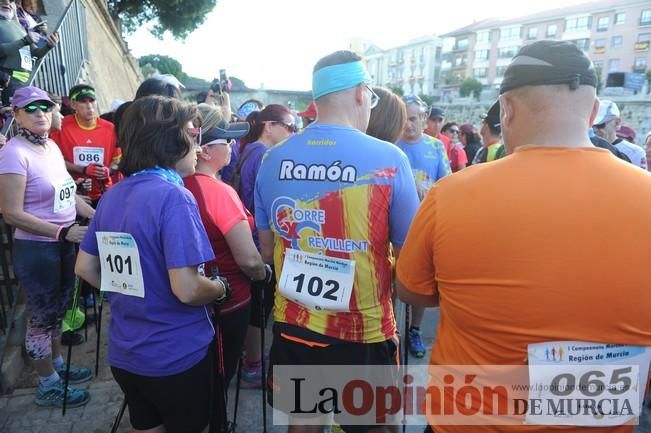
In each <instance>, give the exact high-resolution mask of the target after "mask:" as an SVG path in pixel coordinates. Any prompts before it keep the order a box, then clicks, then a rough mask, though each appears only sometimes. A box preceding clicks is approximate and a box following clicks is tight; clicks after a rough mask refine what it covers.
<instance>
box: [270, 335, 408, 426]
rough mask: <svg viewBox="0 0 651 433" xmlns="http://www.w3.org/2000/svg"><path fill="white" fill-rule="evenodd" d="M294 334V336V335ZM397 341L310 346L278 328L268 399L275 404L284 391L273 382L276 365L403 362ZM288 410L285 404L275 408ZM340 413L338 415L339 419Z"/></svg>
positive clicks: (271, 358)
mask: <svg viewBox="0 0 651 433" xmlns="http://www.w3.org/2000/svg"><path fill="white" fill-rule="evenodd" d="M290 338H292V337H291V336H290ZM398 356H399V354H398V345H397V341H394V340H386V341H382V342H380V343H349V342H340V343H337V344H329V345H327V346H326V347H317V346H309V345H307V344H304V343H300V342H298V341H295V340H291V339H288V338H286V337H283V336H282V335H281V331H280V330H279V329H277V328H274V339H273V342H272V344H271V354H270V362H269V374H268V376H267V377H268V378H269V379H268V380H267V400H268V403H269V405H271V406H272V407H274V406H273V392H274V388H275V392H279V393H280V392H283V391H282V390H281V389H278V384H274V383H273V379H272V378H273V366H274V365H399V359H398ZM275 409H278V410H280V411H281V412H285V413H287V411H284V410H283V408H280V407H278V408H275ZM336 419H337V416H336V415H335V420H336ZM340 427H341V428H342V430H344V431H345V432H346V433H362V432H366V431H368V430H369V429H371V428H377V426H374V425H341V426H340Z"/></svg>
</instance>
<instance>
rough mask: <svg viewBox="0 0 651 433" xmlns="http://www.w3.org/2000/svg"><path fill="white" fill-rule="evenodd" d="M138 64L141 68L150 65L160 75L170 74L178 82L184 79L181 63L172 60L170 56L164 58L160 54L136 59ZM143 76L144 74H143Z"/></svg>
mask: <svg viewBox="0 0 651 433" xmlns="http://www.w3.org/2000/svg"><path fill="white" fill-rule="evenodd" d="M138 64H140V67H141V68H143V67H145V66H146V65H150V66H151V67H153V68H155V69H156V70H158V72H160V73H161V74H172V75H174V76H175V77H176V78H178V79H179V80H184V79H185V78H186V74H185V72H183V66H182V65H181V63H180V62H179V61H178V60H176V59H173V58H172V57H170V56H164V55H162V54H149V55H147V56H142V57H140V58H139V59H138ZM143 74H144V72H143Z"/></svg>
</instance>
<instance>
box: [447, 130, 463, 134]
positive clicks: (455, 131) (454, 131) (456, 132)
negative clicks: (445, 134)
mask: <svg viewBox="0 0 651 433" xmlns="http://www.w3.org/2000/svg"><path fill="white" fill-rule="evenodd" d="M448 131H449V132H450V134H458V133H460V132H461V131H459V130H458V129H448Z"/></svg>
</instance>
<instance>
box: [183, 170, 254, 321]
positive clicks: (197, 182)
mask: <svg viewBox="0 0 651 433" xmlns="http://www.w3.org/2000/svg"><path fill="white" fill-rule="evenodd" d="M183 182H184V183H185V187H186V188H187V189H188V190H190V192H191V193H192V195H194V197H195V198H196V199H197V204H198V205H199V214H200V215H201V220H202V221H203V225H204V226H205V228H206V232H207V233H208V238H209V239H210V244H211V245H212V249H213V251H214V253H215V260H213V261H211V262H208V263H206V274H210V270H211V269H212V267H213V266H217V269H218V270H219V275H220V276H222V277H225V278H226V279H227V280H228V284H230V286H231V288H232V289H233V293H232V294H231V297H230V298H229V300H228V301H226V303H225V304H224V305H223V306H222V309H221V311H222V313H228V312H231V311H234V310H237V309H239V308H241V307H243V306H245V305H246V304H248V303H249V302H250V301H251V280H249V278H248V277H247V276H246V275H245V274H244V273H243V272H242V270H241V269H240V267H239V266H238V265H237V263H236V262H235V258H234V257H233V254H232V253H231V249H230V248H229V247H228V243H227V242H226V238H224V233H228V232H229V231H230V230H231V229H232V228H233V227H234V226H235V225H236V224H238V223H240V222H242V221H248V223H249V226H250V227H251V233H253V228H254V227H255V223H254V222H253V216H252V215H251V214H250V213H249V211H248V210H246V208H245V207H244V205H243V204H242V201H241V200H240V198H239V197H238V195H237V193H236V192H235V190H234V189H233V188H231V186H230V185H226V184H225V183H224V182H222V181H221V180H218V179H215V178H214V177H212V176H208V175H205V174H201V173H197V174H194V175H192V176H188V177H186V178H185V179H183Z"/></svg>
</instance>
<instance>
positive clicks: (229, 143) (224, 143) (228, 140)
mask: <svg viewBox="0 0 651 433" xmlns="http://www.w3.org/2000/svg"><path fill="white" fill-rule="evenodd" d="M233 143H235V139H233V138H219V139H217V140H214V141H211V142H210V143H206V144H204V146H206V147H207V146H216V145H218V144H219V145H222V146H232V145H233Z"/></svg>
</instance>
